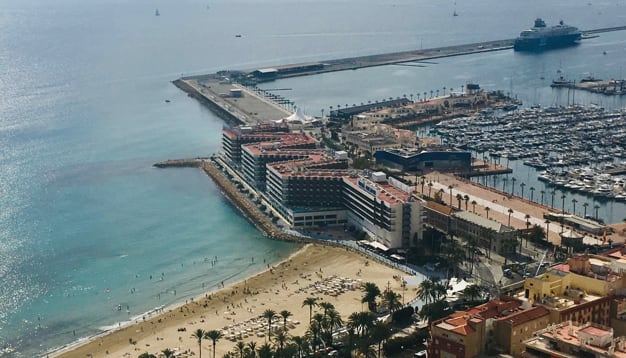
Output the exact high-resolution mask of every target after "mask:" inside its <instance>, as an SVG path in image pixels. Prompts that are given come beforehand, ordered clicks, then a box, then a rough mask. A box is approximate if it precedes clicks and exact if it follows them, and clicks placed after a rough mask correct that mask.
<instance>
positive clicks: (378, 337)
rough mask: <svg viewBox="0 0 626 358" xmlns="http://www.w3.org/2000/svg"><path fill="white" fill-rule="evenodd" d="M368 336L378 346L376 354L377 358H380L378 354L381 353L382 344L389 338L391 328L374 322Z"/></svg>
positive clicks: (385, 324)
mask: <svg viewBox="0 0 626 358" xmlns="http://www.w3.org/2000/svg"><path fill="white" fill-rule="evenodd" d="M370 336H371V338H372V340H373V341H374V342H375V343H377V344H378V349H377V352H378V357H380V353H381V351H382V349H381V346H382V344H383V342H384V341H386V340H387V339H388V338H389V337H391V326H389V325H388V324H387V323H383V322H380V321H376V322H375V323H374V325H373V326H372V330H371V332H370Z"/></svg>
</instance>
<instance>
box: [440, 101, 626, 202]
mask: <svg viewBox="0 0 626 358" xmlns="http://www.w3.org/2000/svg"><path fill="white" fill-rule="evenodd" d="M431 131H433V132H435V133H437V134H438V135H439V136H441V138H442V139H443V140H444V142H446V143H449V144H455V145H459V146H461V147H463V148H467V149H469V150H472V151H474V152H476V153H478V154H479V156H482V157H483V158H485V157H488V158H490V159H491V160H493V161H495V162H497V163H503V164H505V166H507V167H508V166H509V162H510V161H511V160H520V159H521V160H523V164H524V165H525V166H529V167H533V168H536V169H540V170H544V171H543V172H541V174H539V175H538V177H537V179H538V180H539V181H542V182H544V183H546V184H547V185H549V186H553V187H558V188H560V189H563V190H568V191H580V192H581V193H582V194H584V195H587V196H593V197H594V198H597V199H605V200H607V199H614V200H626V195H625V194H626V193H625V191H626V187H625V185H624V183H625V179H624V177H623V175H622V174H624V172H625V171H626V169H625V167H626V161H625V160H624V159H626V158H625V155H626V154H625V151H624V149H625V148H624V147H625V145H626V112H625V111H624V110H621V111H607V110H605V109H604V108H601V107H598V106H572V107H565V108H555V107H550V108H545V109H540V108H530V109H524V110H520V111H516V112H511V113H506V114H500V115H497V114H494V113H489V114H487V113H483V114H481V115H478V116H473V117H464V118H456V119H452V120H448V121H442V122H440V123H439V124H438V125H436V126H435V128H433V129H432V130H431ZM504 162H505V163H504ZM504 185H505V184H503V186H504ZM512 185H514V183H513V184H512ZM521 190H522V195H523V187H522V188H521ZM531 200H532V199H531Z"/></svg>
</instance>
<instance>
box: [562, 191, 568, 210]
mask: <svg viewBox="0 0 626 358" xmlns="http://www.w3.org/2000/svg"><path fill="white" fill-rule="evenodd" d="M566 197H567V196H566V195H565V194H562V195H561V200H562V201H563V205H562V206H561V209H562V212H563V214H565V198H566Z"/></svg>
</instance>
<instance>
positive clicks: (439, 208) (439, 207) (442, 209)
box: [425, 201, 454, 216]
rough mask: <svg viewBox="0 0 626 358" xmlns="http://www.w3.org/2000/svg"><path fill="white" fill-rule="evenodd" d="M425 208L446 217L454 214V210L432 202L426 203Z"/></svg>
mask: <svg viewBox="0 0 626 358" xmlns="http://www.w3.org/2000/svg"><path fill="white" fill-rule="evenodd" d="M425 206H426V207H427V208H429V209H431V210H433V211H436V212H438V213H441V214H444V215H448V216H449V215H452V213H453V212H454V209H453V208H452V207H450V206H447V205H443V204H439V203H436V202H434V201H427V202H426V205H425Z"/></svg>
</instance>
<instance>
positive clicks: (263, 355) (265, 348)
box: [258, 343, 274, 358]
mask: <svg viewBox="0 0 626 358" xmlns="http://www.w3.org/2000/svg"><path fill="white" fill-rule="evenodd" d="M258 352H259V358H272V357H273V356H274V352H272V347H270V345H269V344H267V343H264V344H263V345H262V346H261V347H259V350H258Z"/></svg>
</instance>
